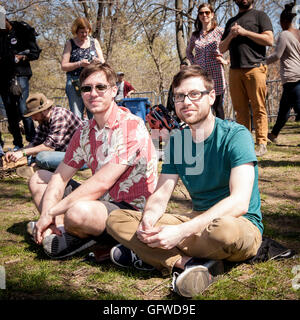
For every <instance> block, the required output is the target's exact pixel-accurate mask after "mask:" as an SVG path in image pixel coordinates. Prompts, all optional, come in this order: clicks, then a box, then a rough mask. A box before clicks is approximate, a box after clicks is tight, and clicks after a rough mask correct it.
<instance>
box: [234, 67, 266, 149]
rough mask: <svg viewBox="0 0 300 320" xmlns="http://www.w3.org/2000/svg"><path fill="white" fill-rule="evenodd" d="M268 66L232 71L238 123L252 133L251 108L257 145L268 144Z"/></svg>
mask: <svg viewBox="0 0 300 320" xmlns="http://www.w3.org/2000/svg"><path fill="white" fill-rule="evenodd" d="M267 70H268V69H267V66H265V65H260V67H256V68H247V69H230V71H229V88H230V95H231V100H232V105H233V109H234V111H235V112H236V121H237V122H238V123H240V124H242V125H244V126H245V127H246V128H247V129H248V130H249V131H250V132H251V116H250V114H251V113H250V107H249V104H250V105H251V108H252V113H253V122H254V126H255V136H256V144H257V145H259V144H265V145H266V144H267V136H268V114H267V109H266V92H267V85H266V79H267Z"/></svg>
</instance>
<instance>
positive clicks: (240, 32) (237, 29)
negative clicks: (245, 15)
mask: <svg viewBox="0 0 300 320" xmlns="http://www.w3.org/2000/svg"><path fill="white" fill-rule="evenodd" d="M230 32H231V33H232V35H233V36H234V37H236V36H244V37H246V36H247V34H248V30H246V29H245V28H243V27H242V26H240V25H239V24H237V23H235V25H234V26H233V27H232V28H231V29H230Z"/></svg>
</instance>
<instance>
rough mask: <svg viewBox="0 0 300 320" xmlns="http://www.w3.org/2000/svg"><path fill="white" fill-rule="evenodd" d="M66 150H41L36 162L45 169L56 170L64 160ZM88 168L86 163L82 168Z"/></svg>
mask: <svg viewBox="0 0 300 320" xmlns="http://www.w3.org/2000/svg"><path fill="white" fill-rule="evenodd" d="M64 157H65V152H61V151H41V152H39V153H38V154H37V156H36V158H35V162H36V164H37V165H38V166H39V167H40V168H42V169H45V170H49V171H55V170H56V168H57V167H58V166H59V164H60V163H61V162H62V161H63V160H64ZM85 169H88V166H87V165H86V164H85V165H84V166H83V167H82V168H81V169H80V170H85Z"/></svg>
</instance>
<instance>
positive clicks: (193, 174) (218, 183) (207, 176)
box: [162, 118, 263, 233]
mask: <svg viewBox="0 0 300 320" xmlns="http://www.w3.org/2000/svg"><path fill="white" fill-rule="evenodd" d="M215 119H216V121H215V127H214V130H213V132H212V133H211V135H210V136H209V137H208V138H207V139H206V140H205V141H203V142H201V143H194V141H193V139H192V135H191V130H190V128H189V127H186V128H184V129H183V130H181V131H180V130H174V131H173V133H172V135H171V137H170V141H169V143H168V145H167V146H166V149H165V150H166V151H165V160H164V164H163V166H162V173H164V174H178V175H179V176H180V178H181V180H182V182H183V183H184V185H185V187H186V188H187V190H188V192H189V194H190V196H191V199H192V202H193V209H194V210H196V211H205V210H208V209H209V208H210V207H212V206H213V205H215V204H216V203H218V202H219V201H221V200H222V199H224V198H226V197H228V196H229V195H230V189H229V179H230V172H231V169H232V168H234V167H237V166H240V165H242V164H245V163H249V162H253V164H254V170H255V179H254V184H253V189H252V194H251V199H250V204H249V208H248V212H247V213H246V214H245V215H244V217H245V218H247V219H249V220H250V221H251V222H252V223H253V224H254V225H256V226H257V227H258V228H259V230H260V232H261V233H263V224H262V214H261V211H260V194H259V189H258V168H257V159H256V155H255V150H254V142H253V139H252V136H251V134H250V132H249V130H248V129H246V128H245V127H244V126H242V125H239V124H237V123H236V122H232V121H228V120H221V119H219V118H215ZM200 134H201V132H200Z"/></svg>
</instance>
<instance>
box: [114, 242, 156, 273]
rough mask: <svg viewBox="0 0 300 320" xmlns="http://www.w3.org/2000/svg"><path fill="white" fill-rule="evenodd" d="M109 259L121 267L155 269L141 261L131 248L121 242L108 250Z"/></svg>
mask: <svg viewBox="0 0 300 320" xmlns="http://www.w3.org/2000/svg"><path fill="white" fill-rule="evenodd" d="M110 259H111V261H112V262H113V263H115V264H116V265H118V266H120V267H123V268H129V267H134V268H135V269H138V270H142V271H152V270H155V268H154V267H152V266H150V265H149V264H147V263H145V262H144V261H142V260H141V259H140V258H139V257H138V256H137V255H136V254H135V253H134V252H133V251H132V250H130V249H128V248H126V247H124V246H123V245H122V244H118V245H116V246H114V247H113V248H112V249H111V250H110Z"/></svg>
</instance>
